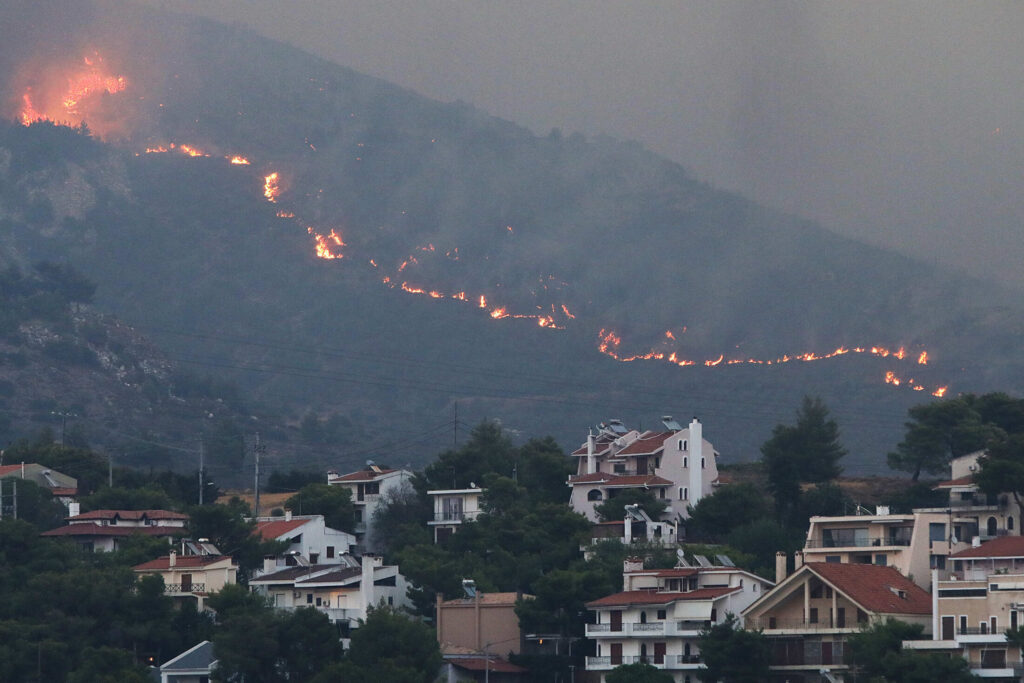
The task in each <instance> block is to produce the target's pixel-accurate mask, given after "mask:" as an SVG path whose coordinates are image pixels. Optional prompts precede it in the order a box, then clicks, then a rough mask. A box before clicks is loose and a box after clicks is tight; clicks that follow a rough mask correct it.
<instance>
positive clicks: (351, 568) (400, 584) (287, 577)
mask: <svg viewBox="0 0 1024 683" xmlns="http://www.w3.org/2000/svg"><path fill="white" fill-rule="evenodd" d="M249 588H250V589H251V590H252V591H253V592H256V593H260V594H262V595H265V596H267V597H268V598H269V599H270V600H271V601H272V603H273V605H274V606H275V607H277V608H279V609H296V608H299V607H314V608H316V609H318V610H321V611H322V612H323V613H324V614H326V615H327V617H328V618H329V619H330V620H331V621H332V622H333V623H336V624H339V625H340V626H342V627H343V632H344V630H346V629H348V628H355V627H357V626H358V622H359V620H360V619H364V620H365V619H366V615H367V610H368V609H369V608H371V607H374V606H376V605H379V604H385V605H389V606H393V607H396V608H401V607H410V606H411V602H410V601H409V598H408V596H407V595H406V589H407V588H408V583H407V582H406V580H405V577H404V576H402V575H401V574H400V573H399V571H398V567H397V566H396V565H385V564H384V560H383V558H381V557H380V556H377V555H369V554H366V555H363V556H362V557H361V558H359V559H356V558H355V557H353V556H352V555H344V556H342V557H341V558H339V562H337V563H334V564H330V565H326V564H325V565H307V566H296V567H287V568H284V569H274V568H273V567H272V566H267V567H265V568H264V572H263V573H261V574H260V575H258V576H257V577H256V578H254V579H250V580H249Z"/></svg>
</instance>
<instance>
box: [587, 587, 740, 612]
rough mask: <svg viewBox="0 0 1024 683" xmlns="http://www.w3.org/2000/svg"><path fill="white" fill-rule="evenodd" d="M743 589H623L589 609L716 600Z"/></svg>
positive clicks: (592, 603)
mask: <svg viewBox="0 0 1024 683" xmlns="http://www.w3.org/2000/svg"><path fill="white" fill-rule="evenodd" d="M740 590H743V589H742V588H740V587H739V586H722V587H720V588H698V589H697V590H692V591H685V592H673V593H668V592H661V593H659V592H657V591H623V592H621V593H615V594H613V595H606V596H604V597H603V598H598V599H597V600H594V601H592V602H588V603H587V607H588V608H589V609H594V608H596V607H618V606H626V605H667V604H669V603H671V602H678V601H680V600H714V599H715V598H720V597H722V596H723V595H728V594H729V593H734V592H736V591H740Z"/></svg>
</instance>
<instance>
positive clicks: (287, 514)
mask: <svg viewBox="0 0 1024 683" xmlns="http://www.w3.org/2000/svg"><path fill="white" fill-rule="evenodd" d="M284 521H286V522H290V521H292V511H291V510H285V511H284Z"/></svg>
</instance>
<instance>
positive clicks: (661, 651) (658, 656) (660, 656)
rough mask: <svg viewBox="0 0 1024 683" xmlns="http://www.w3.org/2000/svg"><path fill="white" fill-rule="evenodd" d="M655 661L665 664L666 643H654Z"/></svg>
mask: <svg viewBox="0 0 1024 683" xmlns="http://www.w3.org/2000/svg"><path fill="white" fill-rule="evenodd" d="M654 663H655V664H664V663H665V643H655V644H654Z"/></svg>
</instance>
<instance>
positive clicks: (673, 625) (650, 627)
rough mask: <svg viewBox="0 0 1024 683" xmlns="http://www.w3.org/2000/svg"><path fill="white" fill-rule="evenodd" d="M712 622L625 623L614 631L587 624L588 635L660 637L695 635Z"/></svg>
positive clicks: (605, 627) (609, 627) (604, 625)
mask: <svg viewBox="0 0 1024 683" xmlns="http://www.w3.org/2000/svg"><path fill="white" fill-rule="evenodd" d="M710 625H711V622H710V621H649V622H645V623H640V622H623V623H622V624H621V626H620V627H619V628H618V629H616V630H614V631H613V630H612V625H611V624H608V623H605V624H587V629H586V631H587V635H588V636H592V635H616V636H619V635H634V636H639V637H643V636H659V635H662V634H665V635H680V634H687V635H693V634H695V633H696V632H698V631H700V630H701V629H703V628H705V627H707V626H710Z"/></svg>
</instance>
